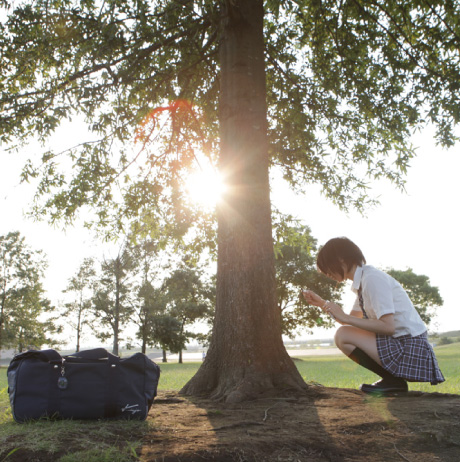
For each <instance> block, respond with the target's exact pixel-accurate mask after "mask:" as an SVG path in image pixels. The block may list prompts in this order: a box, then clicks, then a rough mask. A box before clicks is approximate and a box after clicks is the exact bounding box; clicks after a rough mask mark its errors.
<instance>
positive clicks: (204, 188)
mask: <svg viewBox="0 0 460 462" xmlns="http://www.w3.org/2000/svg"><path fill="white" fill-rule="evenodd" d="M185 188H186V191H187V193H188V195H189V197H190V200H191V201H192V202H194V203H196V204H197V205H199V206H200V207H202V208H204V209H213V208H215V206H216V204H217V203H218V202H219V200H220V199H221V197H222V195H223V193H224V192H225V184H224V181H223V180H222V178H221V176H220V175H219V172H218V171H217V170H215V169H214V168H212V167H211V166H209V167H204V168H201V169H197V170H195V171H193V172H192V173H190V175H189V176H188V178H187V179H186V182H185Z"/></svg>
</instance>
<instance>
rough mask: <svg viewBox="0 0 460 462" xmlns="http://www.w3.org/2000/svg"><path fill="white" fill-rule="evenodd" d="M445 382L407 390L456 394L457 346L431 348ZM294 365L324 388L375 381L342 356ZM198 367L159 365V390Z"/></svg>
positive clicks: (174, 386) (459, 376)
mask: <svg viewBox="0 0 460 462" xmlns="http://www.w3.org/2000/svg"><path fill="white" fill-rule="evenodd" d="M435 352H436V357H437V358H438V362H439V365H440V367H441V370H442V372H443V374H444V377H445V378H446V381H445V382H444V383H442V384H440V385H436V386H431V385H430V384H429V383H410V384H409V390H417V391H424V392H430V391H431V392H438V393H454V394H460V361H459V359H460V343H452V344H450V345H443V346H439V347H437V348H435ZM297 359H298V360H296V361H295V364H296V366H297V368H298V370H299V372H300V374H301V375H302V377H303V379H304V380H305V381H306V382H312V383H316V384H320V385H323V386H325V387H338V388H358V387H359V385H360V384H361V383H369V382H370V383H372V382H374V381H375V380H377V379H378V377H377V376H376V375H375V374H373V373H372V372H369V371H367V370H366V369H364V368H362V367H359V366H358V365H357V364H356V363H354V362H353V361H350V360H349V359H348V358H346V357H345V356H303V357H301V356H299V357H298V358H297ZM199 366H200V363H185V364H176V363H166V364H160V367H161V378H160V386H159V388H160V389H161V390H180V388H181V387H182V386H183V385H184V384H185V383H186V382H187V380H189V379H190V378H191V377H192V376H193V374H194V373H195V372H196V370H197V369H198V367H199Z"/></svg>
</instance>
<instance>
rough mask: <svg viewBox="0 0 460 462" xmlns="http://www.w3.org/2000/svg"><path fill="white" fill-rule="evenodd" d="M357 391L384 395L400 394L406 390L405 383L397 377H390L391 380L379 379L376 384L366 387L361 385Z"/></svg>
mask: <svg viewBox="0 0 460 462" xmlns="http://www.w3.org/2000/svg"><path fill="white" fill-rule="evenodd" d="M359 389H360V390H361V391H363V392H364V393H375V394H380V395H385V394H389V393H398V392H399V393H401V392H406V391H407V390H408V387H407V382H406V381H405V380H404V379H401V378H399V377H392V378H391V379H381V380H379V381H378V382H375V383H373V384H372V385H368V384H367V383H363V384H362V385H360V387H359Z"/></svg>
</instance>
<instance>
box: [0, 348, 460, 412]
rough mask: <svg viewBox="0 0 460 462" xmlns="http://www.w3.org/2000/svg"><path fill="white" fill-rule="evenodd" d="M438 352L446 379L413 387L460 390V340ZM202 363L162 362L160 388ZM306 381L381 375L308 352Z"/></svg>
mask: <svg viewBox="0 0 460 462" xmlns="http://www.w3.org/2000/svg"><path fill="white" fill-rule="evenodd" d="M435 351H436V356H437V358H438V361H439V365H440V367H441V370H442V372H443V374H444V376H445V378H446V381H445V382H444V383H442V384H440V385H437V386H435V387H433V386H431V385H430V384H424V383H410V384H409V389H410V390H420V391H425V392H429V391H433V392H434V391H435V392H439V393H455V394H460V361H459V359H460V343H453V344H450V345H443V346H439V347H437V348H435ZM200 364H201V363H184V364H177V363H165V364H160V367H161V377H160V384H159V389H160V390H180V389H181V388H182V386H183V385H184V384H185V383H186V382H187V381H188V380H189V379H190V378H191V377H192V376H193V375H194V374H195V372H196V371H197V369H198V367H199V366H200ZM295 364H296V366H297V368H298V369H299V372H300V373H301V375H302V377H303V378H304V380H305V381H306V382H312V383H317V384H320V385H324V386H326V387H339V388H357V387H358V386H359V385H360V384H361V383H363V382H367V383H368V382H369V381H371V382H372V381H374V380H376V379H377V377H376V376H375V375H374V374H372V373H371V372H368V371H367V370H366V369H363V368H361V367H359V366H358V365H357V364H355V363H354V362H353V361H350V360H349V359H347V358H345V357H344V356H304V357H299V358H298V360H296V361H295ZM6 387H7V380H6V368H2V369H0V410H1V408H2V404H5V403H6V402H7V398H8V396H7V393H6Z"/></svg>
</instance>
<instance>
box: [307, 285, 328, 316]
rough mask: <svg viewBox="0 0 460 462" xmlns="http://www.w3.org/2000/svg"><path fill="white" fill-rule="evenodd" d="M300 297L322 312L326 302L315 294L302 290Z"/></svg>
mask: <svg viewBox="0 0 460 462" xmlns="http://www.w3.org/2000/svg"><path fill="white" fill-rule="evenodd" d="M302 295H303V298H304V299H305V301H306V302H307V303H308V304H309V305H313V306H318V307H320V308H321V309H322V310H323V311H324V308H323V307H324V304H325V303H326V300H324V299H322V298H321V297H320V296H319V295H318V294H315V292H313V291H312V290H302Z"/></svg>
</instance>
